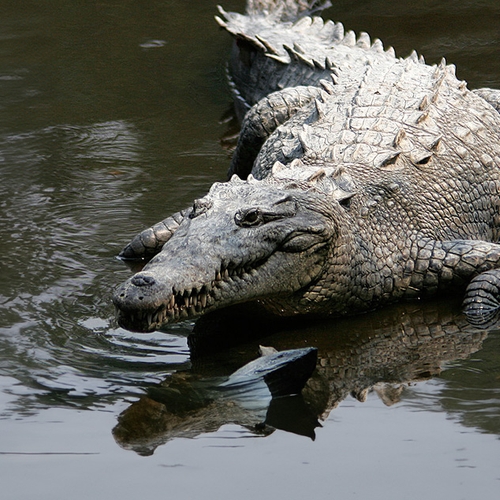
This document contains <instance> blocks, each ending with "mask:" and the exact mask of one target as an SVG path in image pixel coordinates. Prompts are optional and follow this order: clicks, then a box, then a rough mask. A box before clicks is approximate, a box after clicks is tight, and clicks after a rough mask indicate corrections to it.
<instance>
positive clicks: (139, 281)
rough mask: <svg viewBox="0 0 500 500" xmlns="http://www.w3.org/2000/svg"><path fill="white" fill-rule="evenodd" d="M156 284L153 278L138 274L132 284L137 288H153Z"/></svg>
mask: <svg viewBox="0 0 500 500" xmlns="http://www.w3.org/2000/svg"><path fill="white" fill-rule="evenodd" d="M155 283H156V281H155V279H154V278H153V277H152V276H145V275H144V274H136V275H135V276H134V277H133V278H132V284H133V285H135V286H153V285H154V284H155Z"/></svg>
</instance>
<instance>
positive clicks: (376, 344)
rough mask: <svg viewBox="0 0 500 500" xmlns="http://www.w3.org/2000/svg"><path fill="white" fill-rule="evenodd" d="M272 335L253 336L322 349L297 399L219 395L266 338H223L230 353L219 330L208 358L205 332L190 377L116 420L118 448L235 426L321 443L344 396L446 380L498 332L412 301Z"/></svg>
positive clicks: (245, 390)
mask: <svg viewBox="0 0 500 500" xmlns="http://www.w3.org/2000/svg"><path fill="white" fill-rule="evenodd" d="M269 330H270V328H269V329H268V331H266V332H265V333H266V337H265V339H262V334H263V331H262V330H256V331H255V332H254V333H256V335H257V336H259V337H260V342H262V343H265V344H266V345H271V346H273V347H275V348H276V349H278V350H283V349H297V348H304V347H306V346H313V347H315V348H317V350H318V361H317V365H316V370H315V372H314V373H313V374H312V376H311V377H310V378H309V379H308V381H307V383H306V384H305V387H304V388H303V390H302V391H301V393H300V394H298V395H294V396H293V397H287V398H270V399H265V398H263V397H262V392H259V391H257V390H255V387H253V386H252V385H251V384H249V385H246V386H242V387H240V388H239V390H235V391H233V393H231V394H230V395H228V394H220V393H219V394H215V393H214V391H213V390H212V389H213V386H214V380H217V377H224V376H227V374H228V373H230V372H231V371H233V370H234V369H237V368H239V367H240V366H242V365H243V364H244V363H246V362H248V361H250V360H251V359H252V358H254V357H255V356H256V352H257V349H258V343H259V341H257V340H253V341H248V342H247V343H246V344H244V345H239V346H234V345H233V344H234V343H235V341H234V337H235V336H237V335H238V334H239V332H238V331H237V330H232V331H226V332H225V333H226V335H227V339H228V344H227V345H228V346H229V347H227V349H225V350H224V349H221V348H222V346H223V343H222V339H223V337H224V336H223V334H222V332H221V331H217V335H216V342H217V346H218V350H217V352H214V350H213V349H207V350H206V352H203V349H202V347H201V346H202V345H204V346H205V347H206V346H208V345H209V337H210V336H209V335H208V334H206V333H205V334H204V335H205V336H203V334H202V335H200V337H201V338H203V341H202V342H200V344H199V345H198V346H197V349H196V355H195V356H193V358H192V367H191V369H190V370H186V371H182V372H177V373H175V374H172V376H170V377H168V378H167V379H165V380H164V381H163V382H162V383H160V384H159V385H157V386H154V387H150V388H149V389H148V391H147V394H146V395H145V396H143V397H142V398H140V400H139V401H137V402H135V403H133V404H132V405H131V406H130V407H129V408H128V409H126V410H125V411H124V412H123V413H122V414H121V415H120V416H119V419H118V424H117V426H116V427H115V428H114V429H113V434H114V437H115V439H116V441H117V442H118V444H119V445H120V446H122V447H124V448H126V449H131V450H134V451H136V452H137V453H139V454H143V455H148V454H152V453H153V452H154V449H155V448H156V447H158V446H160V445H162V444H164V443H166V442H168V441H169V440H171V439H173V438H177V437H195V436H198V435H200V434H202V433H207V432H214V431H216V430H217V429H218V428H219V427H221V426H222V425H224V424H228V423H234V424H238V425H241V426H243V427H245V428H247V429H249V430H250V431H251V432H252V433H254V434H255V435H256V436H266V435H269V434H270V433H272V432H273V431H274V430H275V429H282V430H285V431H288V432H292V433H295V434H299V435H303V436H307V437H309V438H311V439H314V437H315V428H316V427H317V426H319V425H321V422H322V421H324V420H325V419H326V418H327V417H328V416H329V414H330V412H331V411H332V410H334V409H335V408H336V407H337V406H338V405H339V404H340V403H341V402H342V401H343V400H344V399H345V398H346V397H348V396H352V397H354V398H356V399H357V400H358V401H361V402H363V401H365V400H366V398H367V395H368V393H369V392H372V391H373V392H375V393H376V394H377V395H378V396H379V397H380V399H381V400H382V401H383V402H384V404H386V405H388V406H392V405H394V404H397V403H399V402H400V401H401V398H402V397H404V393H405V389H406V388H407V387H408V385H409V384H414V383H416V382H421V381H426V380H429V379H431V378H433V377H439V376H440V375H441V373H442V370H443V366H444V365H445V364H446V365H448V364H449V363H452V362H456V361H457V360H465V359H467V358H468V357H469V356H471V355H472V354H473V353H476V352H477V351H479V350H480V349H481V348H482V345H483V342H484V341H485V339H487V337H488V335H489V334H491V335H493V336H495V335H496V330H495V329H494V328H492V329H490V330H488V329H478V328H477V327H474V326H472V325H471V324H470V323H469V322H468V321H467V319H466V318H465V316H464V315H463V314H462V313H461V312H460V310H459V307H458V306H457V304H456V303H455V302H439V303H409V304H403V305H398V306H395V307H392V308H388V309H386V310H384V311H379V312H375V313H372V314H367V315H362V316H360V317H357V318H348V319H343V320H336V321H327V322H322V323H319V324H318V323H315V324H314V325H309V326H304V325H301V326H300V327H298V328H295V329H290V328H286V329H283V328H281V329H280V328H279V327H277V326H275V330H274V332H270V331H269ZM211 333H212V334H213V332H211ZM240 340H241V339H240ZM247 340H248V339H247ZM195 344H196V342H195V340H194V339H192V345H195ZM478 404H480V403H479V402H478ZM465 411H466V410H465Z"/></svg>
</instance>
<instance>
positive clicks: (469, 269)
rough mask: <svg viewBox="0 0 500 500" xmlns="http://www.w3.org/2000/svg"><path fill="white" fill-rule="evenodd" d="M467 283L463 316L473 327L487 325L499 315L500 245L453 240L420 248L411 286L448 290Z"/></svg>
mask: <svg viewBox="0 0 500 500" xmlns="http://www.w3.org/2000/svg"><path fill="white" fill-rule="evenodd" d="M419 274H420V275H421V276H419ZM415 276H416V277H417V278H415ZM467 282H468V285H467V287H466V291H465V298H464V301H463V310H464V313H465V314H466V315H467V317H468V318H469V320H470V321H471V322H472V323H476V324H478V323H481V324H482V323H485V322H487V321H489V320H490V318H491V317H492V316H494V315H495V314H496V313H498V312H499V311H500V244H497V243H490V242H487V241H479V240H477V241H476V240H452V241H444V242H442V243H437V244H433V243H431V242H429V243H428V244H426V245H425V246H423V247H420V250H419V252H418V255H417V260H416V263H415V269H414V273H413V275H412V278H411V285H413V286H415V287H419V286H420V285H421V284H424V285H425V286H424V288H425V289H428V288H429V285H432V284H433V283H438V287H439V288H449V287H450V285H451V286H452V287H455V286H457V287H460V285H462V284H463V283H467Z"/></svg>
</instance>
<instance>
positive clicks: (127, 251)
mask: <svg viewBox="0 0 500 500" xmlns="http://www.w3.org/2000/svg"><path fill="white" fill-rule="evenodd" d="M188 212H190V209H187V210H181V211H180V212H177V213H175V214H174V215H171V216H170V217H167V218H166V219H164V220H162V221H161V222H158V223H157V224H155V225H154V226H151V227H149V228H147V229H145V230H144V231H142V232H140V233H139V234H138V235H136V236H135V237H134V238H133V239H132V240H131V241H130V243H128V245H126V246H125V247H124V248H123V250H122V251H121V252H120V254H119V255H118V257H119V258H120V259H123V260H150V259H151V258H153V257H154V256H155V255H156V254H157V253H159V252H160V251H161V249H162V248H163V245H164V244H165V243H166V242H167V241H168V240H169V239H170V238H171V237H172V235H173V234H174V232H175V231H176V230H177V228H178V227H179V226H180V224H181V222H182V220H183V219H184V217H186V216H187V214H188Z"/></svg>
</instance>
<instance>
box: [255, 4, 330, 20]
mask: <svg viewBox="0 0 500 500" xmlns="http://www.w3.org/2000/svg"><path fill="white" fill-rule="evenodd" d="M331 5H332V4H331V3H330V2H329V1H328V0H310V1H307V0H247V8H246V12H247V14H248V15H256V14H266V15H268V16H272V17H274V18H275V19H277V20H279V21H282V22H286V21H296V20H298V19H300V18H301V17H303V16H310V15H312V14H315V13H317V12H320V11H322V10H324V9H326V8H328V7H331Z"/></svg>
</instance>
